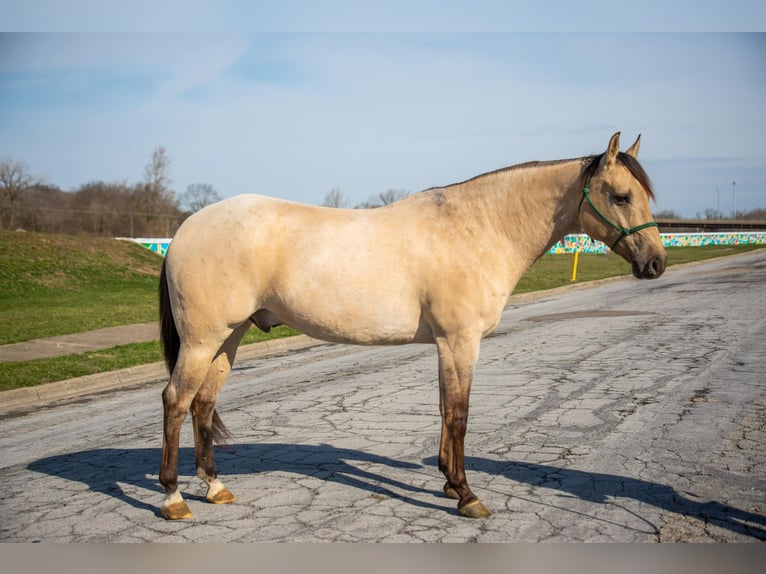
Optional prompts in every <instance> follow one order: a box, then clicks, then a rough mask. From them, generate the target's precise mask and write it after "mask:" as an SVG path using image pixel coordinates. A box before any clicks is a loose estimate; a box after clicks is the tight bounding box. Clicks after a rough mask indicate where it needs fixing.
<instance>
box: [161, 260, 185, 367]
mask: <svg viewBox="0 0 766 574" xmlns="http://www.w3.org/2000/svg"><path fill="white" fill-rule="evenodd" d="M165 264H166V261H163V262H162V270H161V271H160V345H161V346H162V353H163V355H164V356H165V364H166V365H167V367H168V372H169V373H171V374H172V373H173V369H175V368H176V362H178V352H179V351H180V349H181V338H180V337H179V336H178V330H177V329H176V322H175V319H173V310H172V309H171V307H170V292H169V290H168V277H167V270H166V269H165Z"/></svg>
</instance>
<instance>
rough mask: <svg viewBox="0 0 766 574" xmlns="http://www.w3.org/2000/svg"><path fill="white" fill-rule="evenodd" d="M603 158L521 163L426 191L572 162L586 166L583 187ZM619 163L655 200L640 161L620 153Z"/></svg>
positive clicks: (583, 172) (590, 157) (588, 157)
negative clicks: (508, 172)
mask: <svg viewBox="0 0 766 574" xmlns="http://www.w3.org/2000/svg"><path fill="white" fill-rule="evenodd" d="M602 157H604V154H603V153H602V154H598V155H591V156H586V157H583V158H572V159H554V160H549V161H528V162H526V163H519V164H516V165H512V166H509V167H501V168H500V169H496V170H494V171H488V172H486V173H482V174H479V175H476V176H474V177H471V178H469V179H466V180H465V181H461V182H458V183H452V184H449V185H440V186H436V187H430V188H428V189H426V190H424V191H432V190H436V189H445V188H447V187H452V186H455V185H463V184H465V183H470V182H472V181H476V180H478V179H482V178H484V177H488V176H491V175H497V174H500V173H505V172H507V171H514V170H517V169H526V168H531V167H544V166H548V165H558V164H561V163H568V162H570V161H580V162H581V163H582V164H583V165H584V166H585V167H584V168H583V171H582V182H581V185H585V182H586V181H587V180H588V178H589V177H592V176H593V175H594V174H595V173H596V170H597V169H598V166H599V163H600V162H601V158H602ZM617 161H619V162H620V163H621V164H622V165H624V166H625V167H626V168H628V171H629V172H630V173H631V175H632V176H633V177H635V178H636V179H637V180H638V182H639V183H640V184H641V187H643V188H644V191H645V192H646V195H648V196H649V199H651V200H654V199H655V196H654V191H653V189H652V182H651V180H650V179H649V176H648V175H647V174H646V172H645V171H644V168H643V167H641V164H640V163H638V160H637V159H635V158H634V157H633V156H630V155H628V154H626V153H625V152H619V153H618V154H617Z"/></svg>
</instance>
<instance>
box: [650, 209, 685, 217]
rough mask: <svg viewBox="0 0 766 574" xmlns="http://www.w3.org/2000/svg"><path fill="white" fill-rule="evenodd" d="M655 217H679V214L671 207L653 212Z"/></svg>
mask: <svg viewBox="0 0 766 574" xmlns="http://www.w3.org/2000/svg"><path fill="white" fill-rule="evenodd" d="M654 218H655V219H681V216H680V215H679V214H678V213H676V212H675V211H673V210H672V209H663V210H662V211H658V212H657V213H655V214H654Z"/></svg>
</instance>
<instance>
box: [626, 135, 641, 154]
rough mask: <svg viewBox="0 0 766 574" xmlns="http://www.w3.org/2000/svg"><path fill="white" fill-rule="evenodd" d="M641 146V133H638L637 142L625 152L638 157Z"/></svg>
mask: <svg viewBox="0 0 766 574" xmlns="http://www.w3.org/2000/svg"><path fill="white" fill-rule="evenodd" d="M640 146H641V134H638V137H637V138H636V143H634V144H633V145H632V146H630V147H629V148H628V149H626V150H625V153H626V154H628V155H629V156H630V157H632V158H633V159H638V148H639V147H640Z"/></svg>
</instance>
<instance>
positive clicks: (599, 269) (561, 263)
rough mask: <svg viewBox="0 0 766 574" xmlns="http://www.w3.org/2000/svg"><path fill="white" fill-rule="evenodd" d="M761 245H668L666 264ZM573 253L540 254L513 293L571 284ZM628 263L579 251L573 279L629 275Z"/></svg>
mask: <svg viewBox="0 0 766 574" xmlns="http://www.w3.org/2000/svg"><path fill="white" fill-rule="evenodd" d="M761 247H763V246H762V245H736V246H726V245H720V246H719V245H710V246H705V247H670V248H668V249H667V254H668V266H672V265H679V264H681V263H690V262H692V261H702V260H704V259H711V258H713V257H721V256H725V255H734V254H737V253H745V252H746V251H752V250H753V249H758V248H761ZM573 262H574V254H564V255H549V254H546V255H543V256H542V257H541V258H540V259H538V260H537V262H536V263H535V264H534V265H533V266H532V267H531V268H530V270H529V271H527V273H526V275H524V277H522V278H521V281H519V283H518V285H517V286H516V289H514V291H513V292H514V293H515V294H518V293H528V292H530V291H539V290H541V289H553V288H554V287H561V286H562V285H569V284H571V281H570V279H571V276H572V264H573ZM630 274H631V266H630V263H628V262H627V261H625V260H624V259H623V258H622V257H620V256H619V255H615V254H614V253H610V254H609V255H596V254H592V253H581V254H580V257H579V262H578V264H577V283H583V282H586V281H594V280H596V279H605V278H607V277H619V276H621V275H630Z"/></svg>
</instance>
